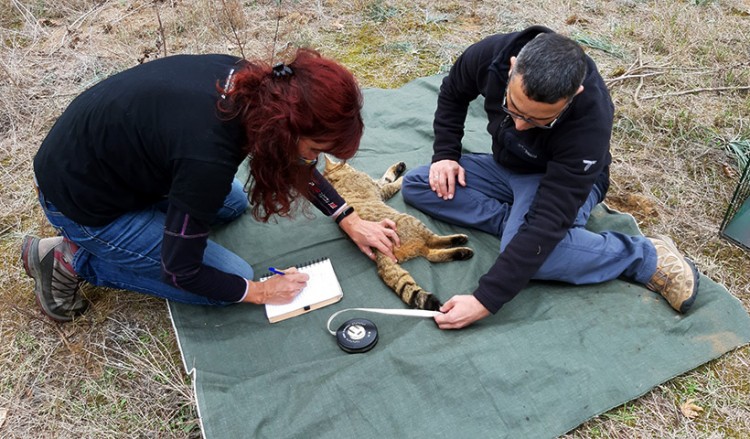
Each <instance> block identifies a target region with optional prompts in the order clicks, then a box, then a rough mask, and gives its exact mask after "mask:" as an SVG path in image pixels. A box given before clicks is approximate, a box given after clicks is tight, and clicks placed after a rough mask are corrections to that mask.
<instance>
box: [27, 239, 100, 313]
mask: <svg viewBox="0 0 750 439" xmlns="http://www.w3.org/2000/svg"><path fill="white" fill-rule="evenodd" d="M72 260H73V249H72V248H71V243H70V241H67V240H65V239H63V238H62V237H60V236H58V237H55V238H45V239H39V238H37V237H35V236H25V237H24V238H23V244H22V245H21V261H22V262H23V268H24V269H25V270H26V274H27V275H29V277H31V278H32V279H34V293H35V294H36V301H37V303H38V304H39V306H40V307H41V308H42V311H43V312H44V314H46V315H47V316H48V317H49V318H51V319H53V320H57V321H58V322H69V321H71V320H73V318H74V317H76V316H78V315H80V314H82V313H83V312H84V311H85V310H86V308H88V305H89V304H88V302H87V301H86V300H85V299H84V298H83V297H81V295H80V294H78V288H79V286H80V284H81V280H80V279H79V278H78V275H77V274H76V272H75V271H74V270H73V267H72V265H71V262H72Z"/></svg>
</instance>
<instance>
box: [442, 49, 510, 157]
mask: <svg viewBox="0 0 750 439" xmlns="http://www.w3.org/2000/svg"><path fill="white" fill-rule="evenodd" d="M501 38H503V37H502V36H501V35H496V36H492V37H488V38H486V39H484V40H482V41H479V42H478V43H475V44H473V45H471V46H469V48H467V49H466V51H464V52H463V53H462V54H461V56H459V57H458V59H457V60H456V62H455V63H454V64H453V66H452V67H451V70H450V72H449V73H448V76H446V77H445V78H443V82H442V84H441V86H440V93H439V94H438V102H437V109H436V110H435V119H434V122H433V130H434V132H435V141H434V143H433V149H434V154H433V156H432V162H433V163H434V162H437V161H439V160H445V159H449V160H456V161H457V160H458V159H459V158H461V139H463V136H464V123H465V122H466V114H467V111H468V108H469V104H470V103H471V102H472V101H473V100H474V99H476V98H477V97H478V96H479V95H480V94H484V90H485V88H486V86H485V84H486V82H487V76H488V68H489V65H490V64H491V63H492V61H493V59H494V58H495V56H496V53H495V51H496V50H497V47H498V41H499V40H500V39H501Z"/></svg>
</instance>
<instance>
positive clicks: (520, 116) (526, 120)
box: [502, 90, 573, 130]
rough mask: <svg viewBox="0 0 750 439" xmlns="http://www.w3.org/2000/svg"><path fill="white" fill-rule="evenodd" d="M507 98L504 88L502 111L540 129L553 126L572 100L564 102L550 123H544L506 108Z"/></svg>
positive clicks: (547, 128)
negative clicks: (563, 105)
mask: <svg viewBox="0 0 750 439" xmlns="http://www.w3.org/2000/svg"><path fill="white" fill-rule="evenodd" d="M507 99H508V91H507V90H506V91H505V95H503V106H502V109H503V111H504V112H505V113H506V114H507V115H508V116H510V117H512V118H513V119H519V120H522V121H524V122H526V123H527V124H529V125H531V126H533V127H534V128H541V129H543V130H549V129H551V128H552V127H553V126H555V124H556V123H557V121H558V120H560V116H562V114H563V113H564V112H565V110H567V109H568V107H569V106H570V103H571V102H572V101H573V100H572V99H570V100H569V101H568V103H566V104H565V107H563V109H562V110H560V112H559V113H557V115H556V116H555V118H554V119H553V120H552V122H550V123H546V124H541V123H539V122H537V121H535V120H534V119H529V118H528V117H526V116H524V115H521V114H518V113H516V112H515V111H512V110H511V109H509V108H508V106H507V105H506V103H507ZM512 102H513V101H511V103H512Z"/></svg>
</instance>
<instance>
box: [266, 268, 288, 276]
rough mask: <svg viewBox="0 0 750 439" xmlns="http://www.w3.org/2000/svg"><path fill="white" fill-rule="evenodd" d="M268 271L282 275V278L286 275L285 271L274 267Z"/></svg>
mask: <svg viewBox="0 0 750 439" xmlns="http://www.w3.org/2000/svg"><path fill="white" fill-rule="evenodd" d="M268 271H270V272H271V273H274V274H280V275H281V276H283V275H285V274H286V273H284V272H283V271H281V270H278V269H276V268H273V267H268Z"/></svg>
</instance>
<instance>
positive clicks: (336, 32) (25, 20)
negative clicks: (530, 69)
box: [0, 0, 750, 438]
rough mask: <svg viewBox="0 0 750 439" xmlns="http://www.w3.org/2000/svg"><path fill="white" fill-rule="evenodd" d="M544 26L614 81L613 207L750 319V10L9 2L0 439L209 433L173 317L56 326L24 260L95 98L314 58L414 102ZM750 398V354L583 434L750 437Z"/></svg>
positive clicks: (151, 313) (190, 0) (97, 319)
mask: <svg viewBox="0 0 750 439" xmlns="http://www.w3.org/2000/svg"><path fill="white" fill-rule="evenodd" d="M531 24H543V25H546V26H548V27H551V28H553V29H555V30H557V31H559V32H561V33H564V34H567V35H569V36H571V37H574V38H576V39H577V40H578V41H580V42H581V43H582V44H584V46H585V47H586V48H587V51H588V53H589V54H590V55H591V56H592V57H593V58H594V59H595V60H596V61H597V63H598V64H599V67H600V71H601V72H602V75H603V76H604V77H605V78H606V79H607V81H608V84H609V85H610V89H611V91H612V95H613V98H614V100H615V103H616V106H617V113H616V116H615V130H614V135H613V155H614V165H613V175H612V180H613V185H612V189H611V192H610V194H609V196H608V200H607V202H608V203H609V204H611V205H613V206H614V207H616V208H618V209H619V210H623V211H627V212H630V213H632V214H633V215H634V216H635V217H636V218H637V219H638V221H639V222H640V225H641V228H642V229H643V230H644V232H646V233H665V234H669V235H671V236H673V237H674V238H675V240H676V241H677V243H678V245H679V246H680V247H681V248H682V249H684V250H685V251H686V253H688V254H689V255H690V256H692V257H693V258H694V259H695V260H696V262H697V263H698V265H699V267H700V268H701V270H702V271H703V272H704V273H706V275H708V276H709V277H711V278H712V279H714V280H716V281H718V282H721V283H723V284H724V285H726V286H727V288H728V290H729V291H730V292H731V293H732V294H733V295H734V296H735V297H737V298H738V299H739V300H740V301H741V303H742V304H743V306H744V307H745V309H750V270H748V267H749V264H748V262H750V257H749V256H748V253H747V252H744V251H742V250H740V249H739V248H737V247H735V246H732V245H730V244H728V243H727V242H726V241H724V240H722V239H720V238H719V236H718V228H719V224H721V221H722V218H723V215H724V212H725V211H726V208H727V205H728V203H729V201H730V198H731V196H732V192H733V190H734V187H735V186H736V184H737V180H738V178H739V171H738V165H737V157H736V156H735V155H732V154H730V153H729V152H728V145H729V143H730V142H731V141H736V140H740V141H742V140H747V139H748V138H750V129H748V114H750V95H749V94H748V91H749V89H750V69H749V68H748V67H749V66H750V49H749V48H750V38H749V36H748V33H749V32H750V5H749V4H748V3H747V2H746V1H742V0H734V1H732V0H728V1H706V0H691V1H646V0H612V1H606V2H598V1H591V0H588V1H586V0H584V1H552V0H529V1H526V2H502V1H492V2H490V1H444V0H435V1H429V2H427V1H413V2H398V1H387V0H354V1H338V0H318V1H312V0H298V1H239V0H171V1H170V0H165V1H138V0H134V1H128V0H57V1H52V0H0V36H2V44H0V166H1V169H2V172H0V182H2V197H1V198H0V207H1V209H0V265H1V266H2V276H0V334H2V335H1V336H2V338H0V340H1V341H2V348H0V372H2V373H1V374H0V383H1V385H0V436H2V437H196V436H199V435H200V433H199V430H198V427H197V422H196V413H195V408H194V405H193V395H192V389H191V387H190V377H188V376H186V375H185V374H184V372H183V370H182V366H181V364H180V360H179V354H178V350H177V346H176V342H175V339H174V335H173V332H172V328H171V325H170V322H169V319H168V316H167V312H166V306H165V304H164V302H163V301H160V300H157V299H153V298H149V297H144V296H140V295H137V294H134V293H129V292H122V291H112V290H104V289H97V288H92V287H87V288H86V290H85V291H86V293H87V294H88V295H89V297H90V298H91V299H92V300H93V302H94V306H93V309H91V310H90V311H89V312H88V313H87V314H86V315H85V316H84V318H82V319H80V320H78V321H76V322H74V323H71V324H66V325H58V324H54V323H51V322H50V321H49V320H46V319H44V318H43V317H42V316H41V314H40V313H39V311H38V310H37V307H36V304H35V303H34V299H33V294H32V293H31V290H32V282H31V281H30V280H29V279H28V278H27V277H26V276H25V274H24V273H23V270H22V268H21V266H20V264H19V261H18V257H19V252H18V246H19V244H20V240H21V238H22V236H23V235H24V234H27V233H34V234H38V235H43V236H49V235H51V234H52V233H53V230H52V229H51V228H50V227H49V225H47V223H46V221H45V220H44V218H43V215H42V214H41V211H40V209H39V208H38V206H37V205H36V201H35V198H34V192H33V189H32V174H31V159H32V158H33V156H34V154H35V152H36V149H37V148H38V145H39V143H40V142H41V140H42V139H43V137H44V135H45V133H46V132H47V131H48V130H49V128H50V127H51V125H52V124H53V123H54V121H55V119H56V118H57V117H58V116H59V114H60V113H61V112H62V110H63V109H64V108H65V106H66V105H67V104H68V103H69V102H70V100H71V99H72V98H73V97H75V96H76V95H77V94H78V93H80V92H81V91H83V90H84V89H85V88H87V87H89V86H90V85H92V84H94V83H96V82H97V81H99V80H101V79H103V78H105V77H107V76H108V75H110V74H112V73H115V72H117V71H120V70H122V69H125V68H128V67H131V66H134V65H136V64H138V63H141V62H148V61H149V60H151V59H154V58H158V57H162V56H164V55H165V53H166V54H176V53H218V52H221V53H232V54H237V55H244V56H245V57H247V58H261V59H264V60H267V61H275V60H282V59H283V57H284V55H285V53H287V51H289V50H290V49H292V48H294V47H296V46H311V47H315V48H317V49H319V50H321V51H322V52H323V53H324V54H325V55H328V56H331V57H334V58H337V59H339V60H340V61H341V62H343V63H344V64H345V65H347V66H348V67H349V68H351V69H352V71H354V73H355V74H356V76H357V77H358V78H359V80H360V83H361V84H362V86H364V87H398V86H400V85H402V84H404V83H405V82H407V81H409V80H411V79H414V78H417V77H420V76H427V75H432V74H435V73H438V72H441V71H445V69H446V68H447V67H448V66H450V64H451V62H452V61H453V60H454V59H455V57H456V56H457V55H458V54H459V53H460V52H461V51H462V50H463V49H464V48H465V47H466V46H468V45H469V44H471V43H472V42H475V41H477V40H479V39H480V38H482V37H484V36H487V35H490V34H493V33H496V32H506V31H513V30H519V29H522V28H524V27H526V26H528V25H531ZM749 401H750V348H748V347H744V348H741V349H738V350H736V351H734V352H732V353H730V354H727V355H725V356H724V357H722V358H720V359H718V360H715V361H712V362H710V363H708V364H706V365H704V366H702V367H700V368H698V369H696V370H694V371H691V372H689V373H687V374H685V375H683V376H681V377H678V378H675V379H674V380H672V381H670V382H669V383H666V384H664V385H661V386H658V387H657V388H656V389H654V390H652V391H651V392H649V393H648V394H646V395H645V396H643V397H641V398H639V399H638V400H636V401H633V402H631V403H628V404H625V405H624V406H621V407H618V408H615V409H613V410H611V411H610V412H608V413H606V414H604V415H602V416H599V417H597V418H595V419H593V420H591V421H588V422H586V423H585V424H583V425H582V426H580V427H578V428H577V429H576V430H574V431H572V432H570V433H569V434H568V435H567V436H568V437H585V438H595V437H615V438H619V437H623V438H625V437H628V438H630V437H659V438H664V437H680V438H683V437H733V438H740V437H750V402H749ZM688 403H691V404H694V405H695V406H697V407H699V408H700V409H702V411H699V410H694V411H693V412H692V413H691V412H690V411H689V410H688V409H689V408H690V406H688V405H686V404H688Z"/></svg>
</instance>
